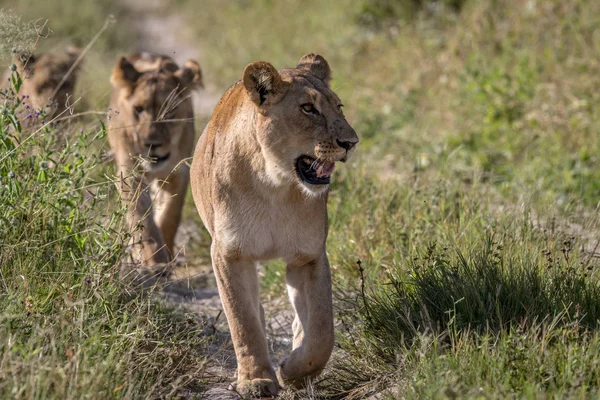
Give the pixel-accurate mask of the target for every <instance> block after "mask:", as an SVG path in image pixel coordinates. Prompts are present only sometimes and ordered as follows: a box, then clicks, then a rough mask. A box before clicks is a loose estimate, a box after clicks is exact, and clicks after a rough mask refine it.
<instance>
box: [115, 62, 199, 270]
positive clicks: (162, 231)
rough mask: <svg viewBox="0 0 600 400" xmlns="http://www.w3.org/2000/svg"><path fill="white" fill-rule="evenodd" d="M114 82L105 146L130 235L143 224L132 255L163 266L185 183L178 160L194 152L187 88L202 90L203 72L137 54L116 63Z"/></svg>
mask: <svg viewBox="0 0 600 400" xmlns="http://www.w3.org/2000/svg"><path fill="white" fill-rule="evenodd" d="M111 83H112V85H113V95H112V99H111V102H110V107H111V109H112V114H113V115H112V117H111V119H110V122H109V124H108V141H109V143H110V146H111V148H112V151H113V153H114V159H115V162H116V164H117V176H118V179H119V189H120V191H121V195H122V198H123V199H124V200H125V201H126V202H128V203H130V204H129V212H128V223H129V226H130V229H131V230H132V231H137V228H139V226H138V224H141V231H138V236H135V237H134V238H133V243H134V255H135V258H136V259H137V261H139V262H141V263H142V265H143V266H144V267H157V268H163V267H164V266H165V264H167V263H169V262H170V261H171V260H172V257H173V255H174V249H173V241H174V239H175V233H176V231H177V227H178V226H179V222H180V219H181V209H182V207H183V202H184V199H185V193H186V189H187V186H188V182H189V168H188V167H187V165H186V164H185V163H183V162H182V160H184V159H185V158H188V157H190V155H191V152H192V148H193V141H194V111H193V108H192V100H191V98H190V90H193V89H195V88H197V87H199V86H201V85H202V75H201V72H200V67H199V66H198V63H196V62H195V61H191V60H190V61H188V62H187V63H186V64H185V66H184V68H181V69H180V68H179V67H178V66H177V64H176V63H175V62H174V61H173V60H172V59H171V58H169V57H166V56H158V55H153V54H148V53H141V54H134V55H131V56H128V57H121V59H120V60H119V61H118V62H117V65H116V66H115V68H114V70H113V73H112V76H111ZM166 156H168V158H166V159H165V160H164V161H162V162H156V160H157V159H158V158H161V157H162V158H164V157H166ZM152 158H154V160H153V159H152ZM153 204H154V206H153ZM123 272H126V271H123Z"/></svg>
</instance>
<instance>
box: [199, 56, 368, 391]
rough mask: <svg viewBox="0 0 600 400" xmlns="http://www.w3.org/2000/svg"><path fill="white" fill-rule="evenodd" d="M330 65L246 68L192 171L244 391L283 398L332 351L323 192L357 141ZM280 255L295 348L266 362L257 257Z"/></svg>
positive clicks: (313, 60) (316, 59)
mask: <svg viewBox="0 0 600 400" xmlns="http://www.w3.org/2000/svg"><path fill="white" fill-rule="evenodd" d="M330 79H331V71H330V69H329V65H328V63H327V61H325V59H324V58H323V57H321V56H320V55H315V54H307V55H305V56H304V57H302V58H301V59H300V61H299V63H298V66H297V67H296V68H294V69H284V70H281V71H279V72H278V71H277V70H276V69H275V68H274V67H273V66H272V65H271V64H269V63H267V62H262V61H257V62H253V63H251V64H249V65H248V66H247V67H246V68H245V69H244V72H243V75H242V80H241V81H239V82H237V83H236V84H235V85H233V86H232V87H231V88H230V89H229V90H228V91H227V92H226V93H225V94H224V95H223V97H222V98H221V100H220V102H219V104H218V105H217V107H216V109H215V111H214V113H213V115H212V118H211V120H210V122H209V123H208V125H207V126H206V129H205V130H204V133H203V134H202V136H201V137H200V140H199V142H198V145H197V146H196V152H195V154H194V161H193V163H192V167H191V185H192V194H193V196H194V201H195V202H196V206H197V208H198V211H199V213H200V216H201V217H202V221H203V222H204V225H205V226H206V227H207V229H208V230H209V232H210V234H211V236H212V246H211V257H212V264H213V269H214V271H215V275H216V279H217V284H218V287H219V293H220V296H221V300H222V302H223V307H224V310H225V314H226V316H227V321H228V323H229V327H230V329H231V336H232V339H233V344H234V347H235V353H236V357H237V361H238V377H237V379H238V382H237V390H238V391H239V392H240V393H243V394H249V393H252V394H254V395H257V394H258V395H263V396H268V395H275V394H276V393H277V391H278V384H277V380H278V379H277V378H279V383H280V384H281V385H282V386H285V385H287V384H293V385H295V386H296V385H301V384H302V383H303V382H304V381H305V379H307V378H312V377H314V376H316V375H318V374H319V373H320V372H321V370H322V369H323V368H324V366H325V364H326V363H327V361H328V359H329V356H330V355H331V351H332V348H333V342H334V337H333V312H332V300H331V276H330V270H329V262H328V260H327V255H326V253H325V241H326V238H327V195H328V186H329V181H330V178H331V174H332V173H333V171H334V168H335V162H336V161H346V160H347V159H348V157H349V155H350V153H351V152H352V150H353V148H354V146H355V145H356V143H358V137H357V136H356V132H354V129H352V127H351V126H350V125H349V124H348V122H347V121H346V119H345V117H344V114H343V113H342V104H341V102H340V100H339V98H338V97H337V96H336V94H335V93H334V92H333V91H332V90H331V89H330V88H329V81H330ZM274 258H282V259H283V260H284V261H285V262H286V263H287V271H286V282H287V287H288V292H289V296H290V300H291V303H292V306H293V308H294V311H295V314H296V316H295V319H294V323H293V333H294V339H293V350H292V352H291V354H290V355H289V357H287V358H286V359H284V360H282V361H281V362H280V364H279V370H278V371H277V375H276V373H275V371H274V369H273V367H272V366H271V363H270V361H269V355H268V351H267V341H266V338H265V321H264V312H263V309H262V306H261V304H260V300H259V293H258V277H257V272H256V267H257V263H258V262H259V261H263V260H270V259H274Z"/></svg>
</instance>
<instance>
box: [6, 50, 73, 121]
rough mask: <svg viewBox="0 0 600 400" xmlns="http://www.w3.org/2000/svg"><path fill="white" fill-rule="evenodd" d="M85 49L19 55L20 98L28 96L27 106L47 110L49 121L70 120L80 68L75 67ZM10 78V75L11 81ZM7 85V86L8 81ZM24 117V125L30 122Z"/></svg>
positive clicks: (16, 63)
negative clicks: (61, 52)
mask: <svg viewBox="0 0 600 400" xmlns="http://www.w3.org/2000/svg"><path fill="white" fill-rule="evenodd" d="M80 54H81V49H79V48H77V47H73V46H71V47H68V48H67V49H66V51H65V53H64V54H48V53H47V54H40V55H34V54H30V53H29V52H26V51H25V52H19V53H16V54H15V55H14V57H13V62H14V63H15V65H16V66H17V72H18V73H19V75H20V76H21V79H22V81H23V83H22V85H21V88H20V90H19V95H21V96H26V97H25V99H24V103H25V104H26V105H29V106H30V107H32V108H33V109H34V110H36V111H39V110H43V111H44V112H45V119H46V120H48V121H49V120H50V119H52V118H53V117H55V116H59V115H60V116H61V117H66V116H67V115H68V113H69V111H68V110H67V108H69V107H71V106H72V105H73V102H74V99H73V98H72V96H73V92H74V90H75V83H76V81H77V76H78V74H79V67H80V64H77V65H75V66H74V63H75V62H76V61H77V59H78V57H79V56H80ZM9 76H10V75H7V77H6V78H8V77H9ZM4 81H5V82H4V83H3V85H6V81H7V79H5V80H4ZM25 115H26V114H23V122H28V119H25Z"/></svg>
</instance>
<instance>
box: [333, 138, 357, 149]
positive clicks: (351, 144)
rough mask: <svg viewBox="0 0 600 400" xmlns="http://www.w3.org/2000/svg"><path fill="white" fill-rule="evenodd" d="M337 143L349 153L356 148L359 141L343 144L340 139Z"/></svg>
mask: <svg viewBox="0 0 600 400" xmlns="http://www.w3.org/2000/svg"><path fill="white" fill-rule="evenodd" d="M336 142H337V144H338V146H340V147H341V148H343V149H345V150H346V151H349V150H350V149H351V148H353V147H354V146H356V143H358V141H356V142H352V141H344V142H342V141H341V140H340V139H336Z"/></svg>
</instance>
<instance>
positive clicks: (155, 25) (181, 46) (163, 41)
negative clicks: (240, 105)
mask: <svg viewBox="0 0 600 400" xmlns="http://www.w3.org/2000/svg"><path fill="white" fill-rule="evenodd" d="M126 4H127V5H128V6H129V8H130V9H131V10H132V11H133V13H134V15H136V16H137V18H136V25H137V32H138V43H137V46H136V50H137V51H149V52H153V53H159V54H164V55H167V56H170V57H172V58H173V59H174V60H175V61H176V62H177V63H178V64H179V65H182V64H183V63H184V62H185V61H187V60H189V59H194V60H196V61H198V62H199V63H200V67H201V68H202V60H203V56H204V55H203V54H201V52H200V51H199V50H198V47H197V46H194V44H193V35H192V32H191V31H190V30H189V29H186V23H185V21H184V19H183V18H182V16H181V15H178V14H174V13H172V12H171V11H169V10H168V9H166V7H165V4H164V1H163V0H148V1H144V0H126ZM204 83H205V88H204V89H203V90H200V91H198V92H196V93H195V94H194V96H193V99H194V108H195V111H196V113H197V115H199V116H210V114H211V113H212V110H213V109H214V107H215V105H216V104H217V102H218V101H219V98H220V96H219V94H218V92H217V88H216V87H215V86H214V85H212V84H211V83H210V78H208V79H207V81H205V82H204Z"/></svg>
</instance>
